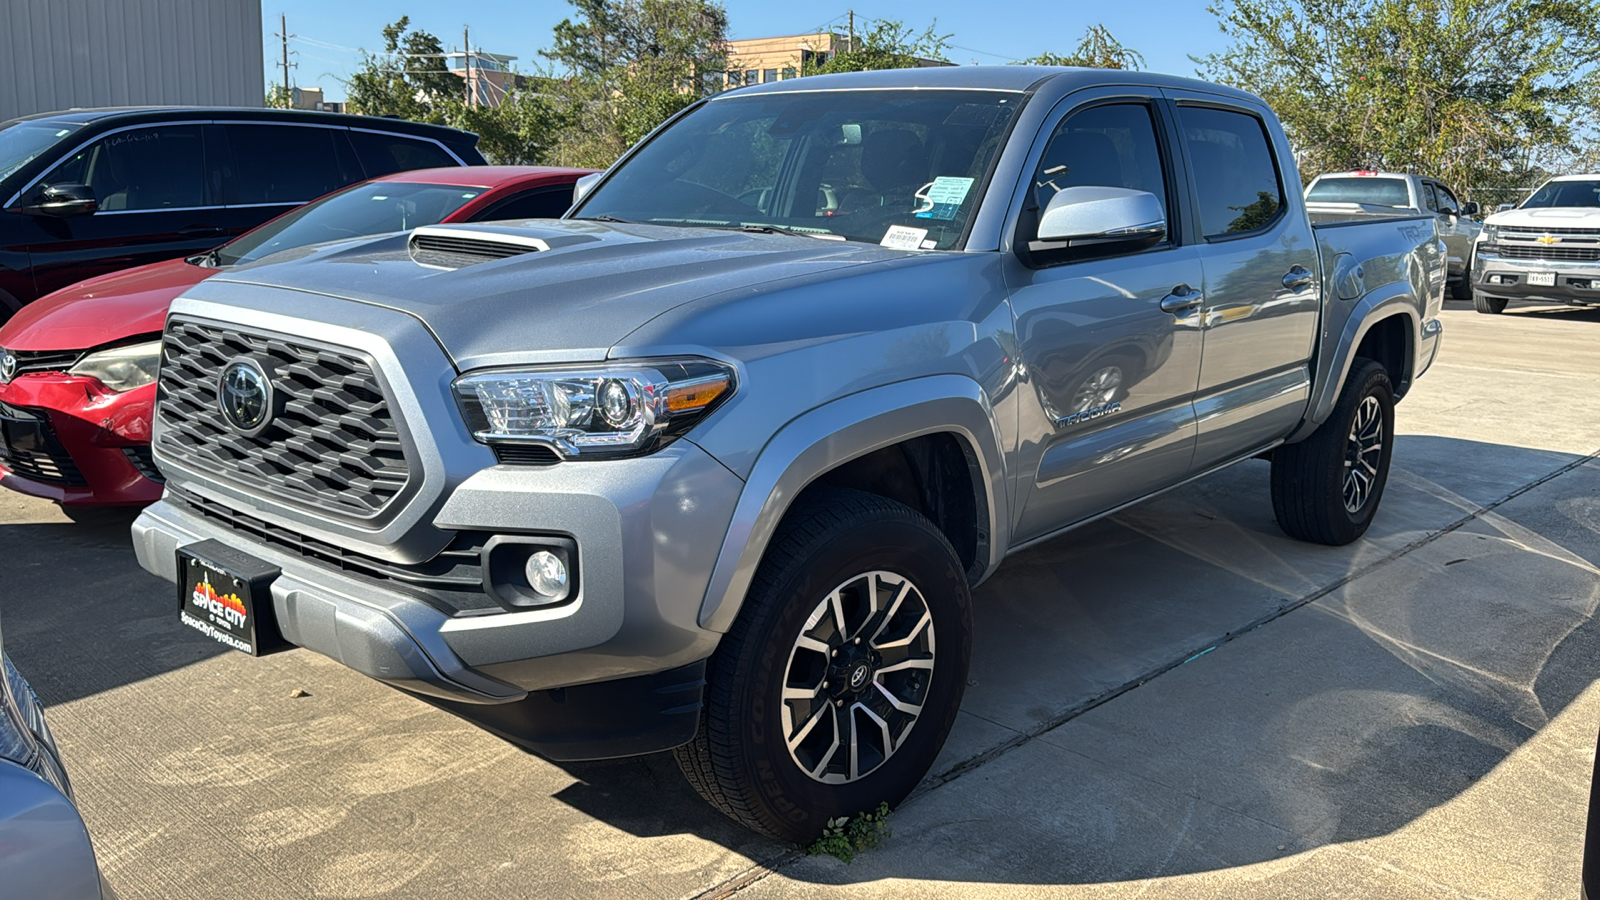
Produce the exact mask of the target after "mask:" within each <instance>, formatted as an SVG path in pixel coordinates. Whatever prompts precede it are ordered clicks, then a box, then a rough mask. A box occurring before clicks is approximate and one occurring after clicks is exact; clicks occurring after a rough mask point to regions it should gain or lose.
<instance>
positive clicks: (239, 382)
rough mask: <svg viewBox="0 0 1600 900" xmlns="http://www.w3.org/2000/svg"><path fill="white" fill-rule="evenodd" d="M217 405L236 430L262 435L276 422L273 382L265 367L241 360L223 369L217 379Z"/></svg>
mask: <svg viewBox="0 0 1600 900" xmlns="http://www.w3.org/2000/svg"><path fill="white" fill-rule="evenodd" d="M217 405H218V406H219V407H221V408H222V417H223V418H224V419H227V420H228V424H229V425H232V426H233V427H234V428H235V429H236V430H238V431H240V432H243V433H244V434H247V435H255V434H259V433H260V432H261V430H262V429H263V428H265V427H267V424H268V423H269V422H271V421H272V382H271V381H270V380H269V379H268V378H267V373H266V371H265V370H263V369H262V368H261V364H260V363H258V362H256V361H255V360H253V359H251V358H249V357H247V356H246V357H240V358H239V359H235V360H233V361H231V362H229V363H228V364H227V365H226V366H223V367H222V376H221V377H220V378H218V379H217Z"/></svg>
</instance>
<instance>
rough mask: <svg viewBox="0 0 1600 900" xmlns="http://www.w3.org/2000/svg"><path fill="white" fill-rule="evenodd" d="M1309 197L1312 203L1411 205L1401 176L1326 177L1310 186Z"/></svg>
mask: <svg viewBox="0 0 1600 900" xmlns="http://www.w3.org/2000/svg"><path fill="white" fill-rule="evenodd" d="M1306 199H1307V200H1309V201H1311V202H1313V203H1370V204H1372V205H1373V206H1401V207H1409V206H1410V205H1411V198H1410V196H1409V195H1408V192H1407V191H1406V183H1405V179H1402V178H1364V177H1361V176H1355V177H1351V178H1324V179H1322V180H1320V181H1318V182H1317V183H1316V184H1314V185H1312V186H1311V190H1310V191H1308V192H1306Z"/></svg>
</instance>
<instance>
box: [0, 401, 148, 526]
mask: <svg viewBox="0 0 1600 900" xmlns="http://www.w3.org/2000/svg"><path fill="white" fill-rule="evenodd" d="M155 394H156V388H155V385H153V384H150V385H145V386H144V387H139V388H134V389H133V390H131V391H124V392H122V393H118V392H116V391H111V390H108V389H107V388H106V387H105V386H104V385H102V384H101V383H100V382H99V381H96V380H95V379H93V378H86V377H83V376H79V375H64V374H57V373H39V374H29V375H20V376H18V377H17V378H16V379H15V380H13V381H11V382H10V383H9V384H0V427H4V428H7V429H9V430H10V431H11V433H12V437H13V449H14V450H16V451H17V452H16V453H15V454H14V455H13V456H12V457H11V458H10V459H9V460H8V459H6V458H3V457H0V485H4V486H5V487H8V488H11V489H12V490H16V491H19V492H21V493H24V494H31V495H33V496H35V497H43V498H45V499H48V500H54V501H56V502H57V503H60V504H62V505H65V506H78V505H143V504H147V503H153V502H154V501H155V500H156V499H158V498H159V497H160V496H161V483H160V482H159V481H157V480H154V479H152V478H151V477H150V476H152V475H156V474H157V473H156V471H155V468H154V466H153V464H152V463H151V461H150V419H151V411H152V407H153V404H154V403H155Z"/></svg>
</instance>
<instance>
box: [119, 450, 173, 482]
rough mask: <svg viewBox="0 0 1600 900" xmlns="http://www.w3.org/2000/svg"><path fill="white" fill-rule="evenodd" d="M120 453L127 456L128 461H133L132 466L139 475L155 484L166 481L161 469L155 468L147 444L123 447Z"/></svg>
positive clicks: (153, 458)
mask: <svg viewBox="0 0 1600 900" xmlns="http://www.w3.org/2000/svg"><path fill="white" fill-rule="evenodd" d="M122 455H123V456H126V457H127V458H128V462H130V463H133V467H134V468H135V469H138V470H139V474H140V475H143V476H144V477H146V478H148V479H150V480H151V481H154V482H155V483H157V484H163V483H165V482H166V480H167V479H165V478H163V477H162V476H161V470H160V469H157V468H156V461H155V457H154V456H153V455H152V454H151V453H150V448H149V447H148V446H144V447H123V448H122Z"/></svg>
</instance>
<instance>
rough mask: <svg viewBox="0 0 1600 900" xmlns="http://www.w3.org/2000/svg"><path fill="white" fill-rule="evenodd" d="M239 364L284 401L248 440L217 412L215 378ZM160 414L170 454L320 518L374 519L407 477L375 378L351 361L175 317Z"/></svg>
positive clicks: (164, 447)
mask: <svg viewBox="0 0 1600 900" xmlns="http://www.w3.org/2000/svg"><path fill="white" fill-rule="evenodd" d="M241 356H250V357H252V358H254V359H255V360H256V361H257V362H259V363H261V365H262V367H263V369H265V370H266V372H267V376H268V378H269V380H270V381H271V382H272V387H273V390H274V392H275V393H276V394H277V395H278V401H277V404H276V412H275V414H274V416H273V419H272V422H271V424H269V425H268V426H267V427H266V428H265V429H264V430H263V431H262V432H261V433H260V434H257V435H255V436H250V437H247V436H245V435H243V434H240V433H239V432H237V431H235V430H233V429H232V428H231V427H230V426H229V425H228V423H227V421H226V420H225V419H224V418H223V417H222V411H221V409H220V408H219V407H218V404H217V380H218V376H219V374H220V373H221V371H222V369H223V367H224V366H225V365H227V363H228V362H229V361H230V360H233V359H236V358H238V357H241ZM156 414H157V416H159V417H160V419H161V420H162V423H163V425H164V426H165V427H164V428H163V429H162V431H161V433H160V437H159V438H157V440H158V442H159V446H160V449H161V452H162V453H164V454H166V455H167V456H170V457H171V458H173V459H174V460H177V461H178V462H180V463H183V464H184V465H187V466H189V467H191V468H194V469H197V470H199V471H202V472H206V473H214V474H216V475H218V476H221V477H224V478H226V479H229V480H231V481H234V482H238V483H240V484H242V485H243V486H245V487H247V488H250V489H253V490H255V491H258V492H261V493H263V494H265V495H267V496H270V497H273V498H275V499H277V498H282V499H287V500H291V501H294V502H298V503H299V504H301V505H305V506H310V507H312V508H315V509H319V510H326V511H331V512H338V513H344V514H347V515H355V516H360V517H367V516H371V515H374V514H376V513H378V512H381V511H382V510H383V509H385V508H386V507H387V506H388V505H389V504H390V503H392V502H393V501H394V499H395V497H396V496H398V495H399V494H400V492H401V491H402V490H404V488H405V486H406V481H407V479H408V477H409V467H408V465H407V462H406V457H405V451H404V450H403V448H402V447H401V444H400V437H399V433H398V431H397V429H396V427H395V423H394V416H393V414H392V413H391V412H390V410H389V405H388V402H387V400H386V399H385V398H384V396H383V390H382V388H381V386H380V385H379V383H378V379H377V377H376V375H374V373H373V371H372V367H371V366H370V365H368V364H367V362H366V361H365V360H364V359H362V358H360V357H358V356H355V355H354V354H351V353H344V352H336V351H332V350H326V349H322V348H317V347H310V346H306V345H304V344H300V343H297V342H294V341H291V340H287V339H284V338H280V337H275V336H268V335H260V334H249V333H240V332H237V331H224V330H222V329H219V328H214V327H212V326H209V325H202V324H200V323H197V322H191V321H185V320H181V319H175V320H173V321H172V322H171V324H170V325H169V326H168V328H167V332H166V334H165V335H164V336H163V338H162V365H161V381H160V390H159V393H158V395H157V401H156Z"/></svg>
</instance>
